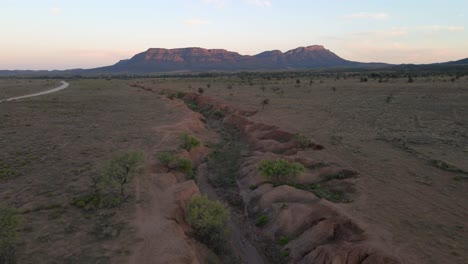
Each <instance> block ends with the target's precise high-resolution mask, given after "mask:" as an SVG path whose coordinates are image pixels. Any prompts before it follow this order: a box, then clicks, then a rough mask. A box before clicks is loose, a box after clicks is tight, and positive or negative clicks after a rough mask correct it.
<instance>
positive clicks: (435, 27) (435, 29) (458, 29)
mask: <svg viewBox="0 0 468 264" xmlns="http://www.w3.org/2000/svg"><path fill="white" fill-rule="evenodd" d="M416 29H418V30H422V31H427V32H440V31H449V32H461V31H464V30H465V27H463V26H440V25H431V26H421V27H417V28H416Z"/></svg>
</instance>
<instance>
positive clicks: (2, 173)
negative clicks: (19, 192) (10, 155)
mask: <svg viewBox="0 0 468 264" xmlns="http://www.w3.org/2000/svg"><path fill="white" fill-rule="evenodd" d="M18 175H19V173H18V172H17V171H15V170H13V169H10V168H8V167H7V168H0V180H10V179H14V178H16V177H18Z"/></svg>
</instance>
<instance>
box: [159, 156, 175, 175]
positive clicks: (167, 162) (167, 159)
mask: <svg viewBox="0 0 468 264" xmlns="http://www.w3.org/2000/svg"><path fill="white" fill-rule="evenodd" d="M156 158H157V159H158V160H159V162H161V164H162V165H163V166H164V167H166V169H167V170H168V171H170V170H171V169H173V164H174V162H175V161H176V160H177V157H176V156H174V155H172V154H171V153H168V152H162V153H159V154H158V155H156Z"/></svg>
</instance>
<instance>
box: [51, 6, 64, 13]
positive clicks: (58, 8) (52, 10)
mask: <svg viewBox="0 0 468 264" xmlns="http://www.w3.org/2000/svg"><path fill="white" fill-rule="evenodd" d="M61 12H62V9H61V8H60V7H51V8H49V14H52V15H57V14H60V13H61Z"/></svg>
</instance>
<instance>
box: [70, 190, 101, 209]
mask: <svg viewBox="0 0 468 264" xmlns="http://www.w3.org/2000/svg"><path fill="white" fill-rule="evenodd" d="M100 202H101V197H100V195H99V193H98V192H93V193H86V194H83V195H80V196H78V197H75V198H74V199H73V200H72V202H71V205H74V206H76V207H78V208H81V209H84V210H86V211H89V210H95V209H97V208H98V207H99V205H100Z"/></svg>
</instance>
